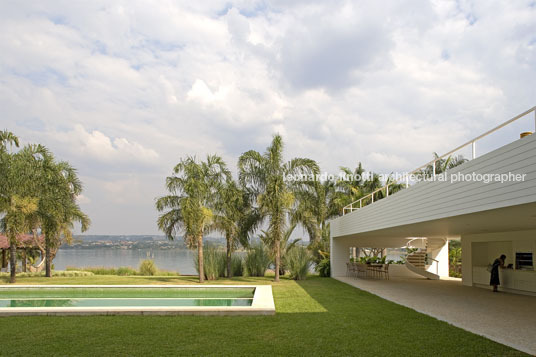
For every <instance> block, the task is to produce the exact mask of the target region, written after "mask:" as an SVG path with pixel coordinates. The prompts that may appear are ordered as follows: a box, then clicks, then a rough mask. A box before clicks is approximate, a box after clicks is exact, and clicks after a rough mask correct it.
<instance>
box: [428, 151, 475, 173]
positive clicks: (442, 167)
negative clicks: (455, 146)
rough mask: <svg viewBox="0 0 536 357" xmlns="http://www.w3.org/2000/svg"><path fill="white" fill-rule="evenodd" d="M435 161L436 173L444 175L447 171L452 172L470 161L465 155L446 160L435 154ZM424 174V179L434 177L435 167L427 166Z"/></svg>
mask: <svg viewBox="0 0 536 357" xmlns="http://www.w3.org/2000/svg"><path fill="white" fill-rule="evenodd" d="M433 155H434V159H435V160H436V162H435V173H436V175H437V174H442V173H444V172H446V171H447V170H450V169H452V168H454V167H456V166H460V165H461V164H463V163H465V162H467V161H468V160H467V159H466V158H464V157H463V155H455V156H452V155H450V156H449V157H447V158H446V159H440V158H439V155H438V154H437V153H436V152H434V154H433ZM422 174H423V176H424V177H432V176H433V174H434V167H433V165H428V166H426V168H425V169H423V170H422Z"/></svg>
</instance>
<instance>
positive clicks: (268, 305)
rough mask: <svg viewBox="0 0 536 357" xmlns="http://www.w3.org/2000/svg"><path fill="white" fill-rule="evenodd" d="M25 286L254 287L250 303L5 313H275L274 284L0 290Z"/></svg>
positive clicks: (13, 310)
mask: <svg viewBox="0 0 536 357" xmlns="http://www.w3.org/2000/svg"><path fill="white" fill-rule="evenodd" d="M24 288H48V289H50V288H163V289H166V288H201V289H202V288H254V289H255V292H254V294H253V302H252V304H251V306H140V307H132V306H128V307H122V306H116V307H115V306H110V307H46V308H43V307H23V308H16V307H15V308H9V310H7V309H6V310H7V311H5V310H4V309H0V317H2V316H31V315H33V316H52V315H60V316H67V315H274V314H275V304H274V299H273V294H272V286H271V285H184V284H182V285H9V286H0V290H9V289H24Z"/></svg>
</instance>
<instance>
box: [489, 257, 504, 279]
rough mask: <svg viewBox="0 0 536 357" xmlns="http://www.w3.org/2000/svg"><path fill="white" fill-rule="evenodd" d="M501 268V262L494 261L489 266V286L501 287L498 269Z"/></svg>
mask: <svg viewBox="0 0 536 357" xmlns="http://www.w3.org/2000/svg"><path fill="white" fill-rule="evenodd" d="M500 266H501V261H500V260H499V259H495V261H494V262H493V264H492V266H491V278H490V279H489V285H501V282H500V281H499V267H500Z"/></svg>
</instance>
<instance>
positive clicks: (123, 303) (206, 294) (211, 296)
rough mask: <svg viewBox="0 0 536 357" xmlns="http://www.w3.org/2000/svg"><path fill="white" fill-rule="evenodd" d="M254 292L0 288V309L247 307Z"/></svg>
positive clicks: (126, 288)
mask: <svg viewBox="0 0 536 357" xmlns="http://www.w3.org/2000/svg"><path fill="white" fill-rule="evenodd" d="M254 292H255V289H254V288H184V287H178V288H170V287H168V288H165V287H164V288H163V287H160V288H152V287H147V288H145V287H144V288H139V287H137V288H136V287H135V288H129V287H114V288H112V287H109V288H93V287H91V288H86V287H84V288H82V287H80V288H48V287H47V288H43V287H40V288H20V289H19V288H12V289H0V309H4V308H21V307H22V308H24V307H28V308H32V307H33V308H35V307H38V308H43V307H45V308H46V307H166V306H169V307H174V306H251V305H252V302H253V294H254Z"/></svg>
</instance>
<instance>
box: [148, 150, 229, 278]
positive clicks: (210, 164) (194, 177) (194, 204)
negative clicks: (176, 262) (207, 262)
mask: <svg viewBox="0 0 536 357" xmlns="http://www.w3.org/2000/svg"><path fill="white" fill-rule="evenodd" d="M230 176H231V174H230V172H229V170H228V169H227V167H226V165H225V163H224V162H223V160H222V159H221V158H220V157H219V156H216V155H209V156H207V160H206V161H205V162H203V161H202V162H197V160H196V159H195V157H188V158H186V159H183V160H181V161H180V162H179V163H178V164H177V166H175V168H174V169H173V175H172V176H169V177H167V178H166V187H167V190H168V191H169V195H167V196H162V197H160V198H158V199H157V200H156V209H157V210H158V211H159V212H163V211H165V212H164V213H163V214H161V215H160V216H159V217H158V222H157V223H158V228H159V229H160V230H162V231H163V232H164V233H165V234H166V236H167V237H168V239H170V240H173V239H175V235H176V234H178V233H184V239H185V241H186V244H187V246H188V247H190V248H194V247H197V254H198V262H199V282H200V283H203V282H204V281H205V274H204V270H203V236H204V234H206V233H208V232H210V231H211V230H214V229H215V226H214V208H215V202H217V197H218V195H219V194H220V192H221V189H222V185H223V182H224V181H225V180H229V179H230Z"/></svg>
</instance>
